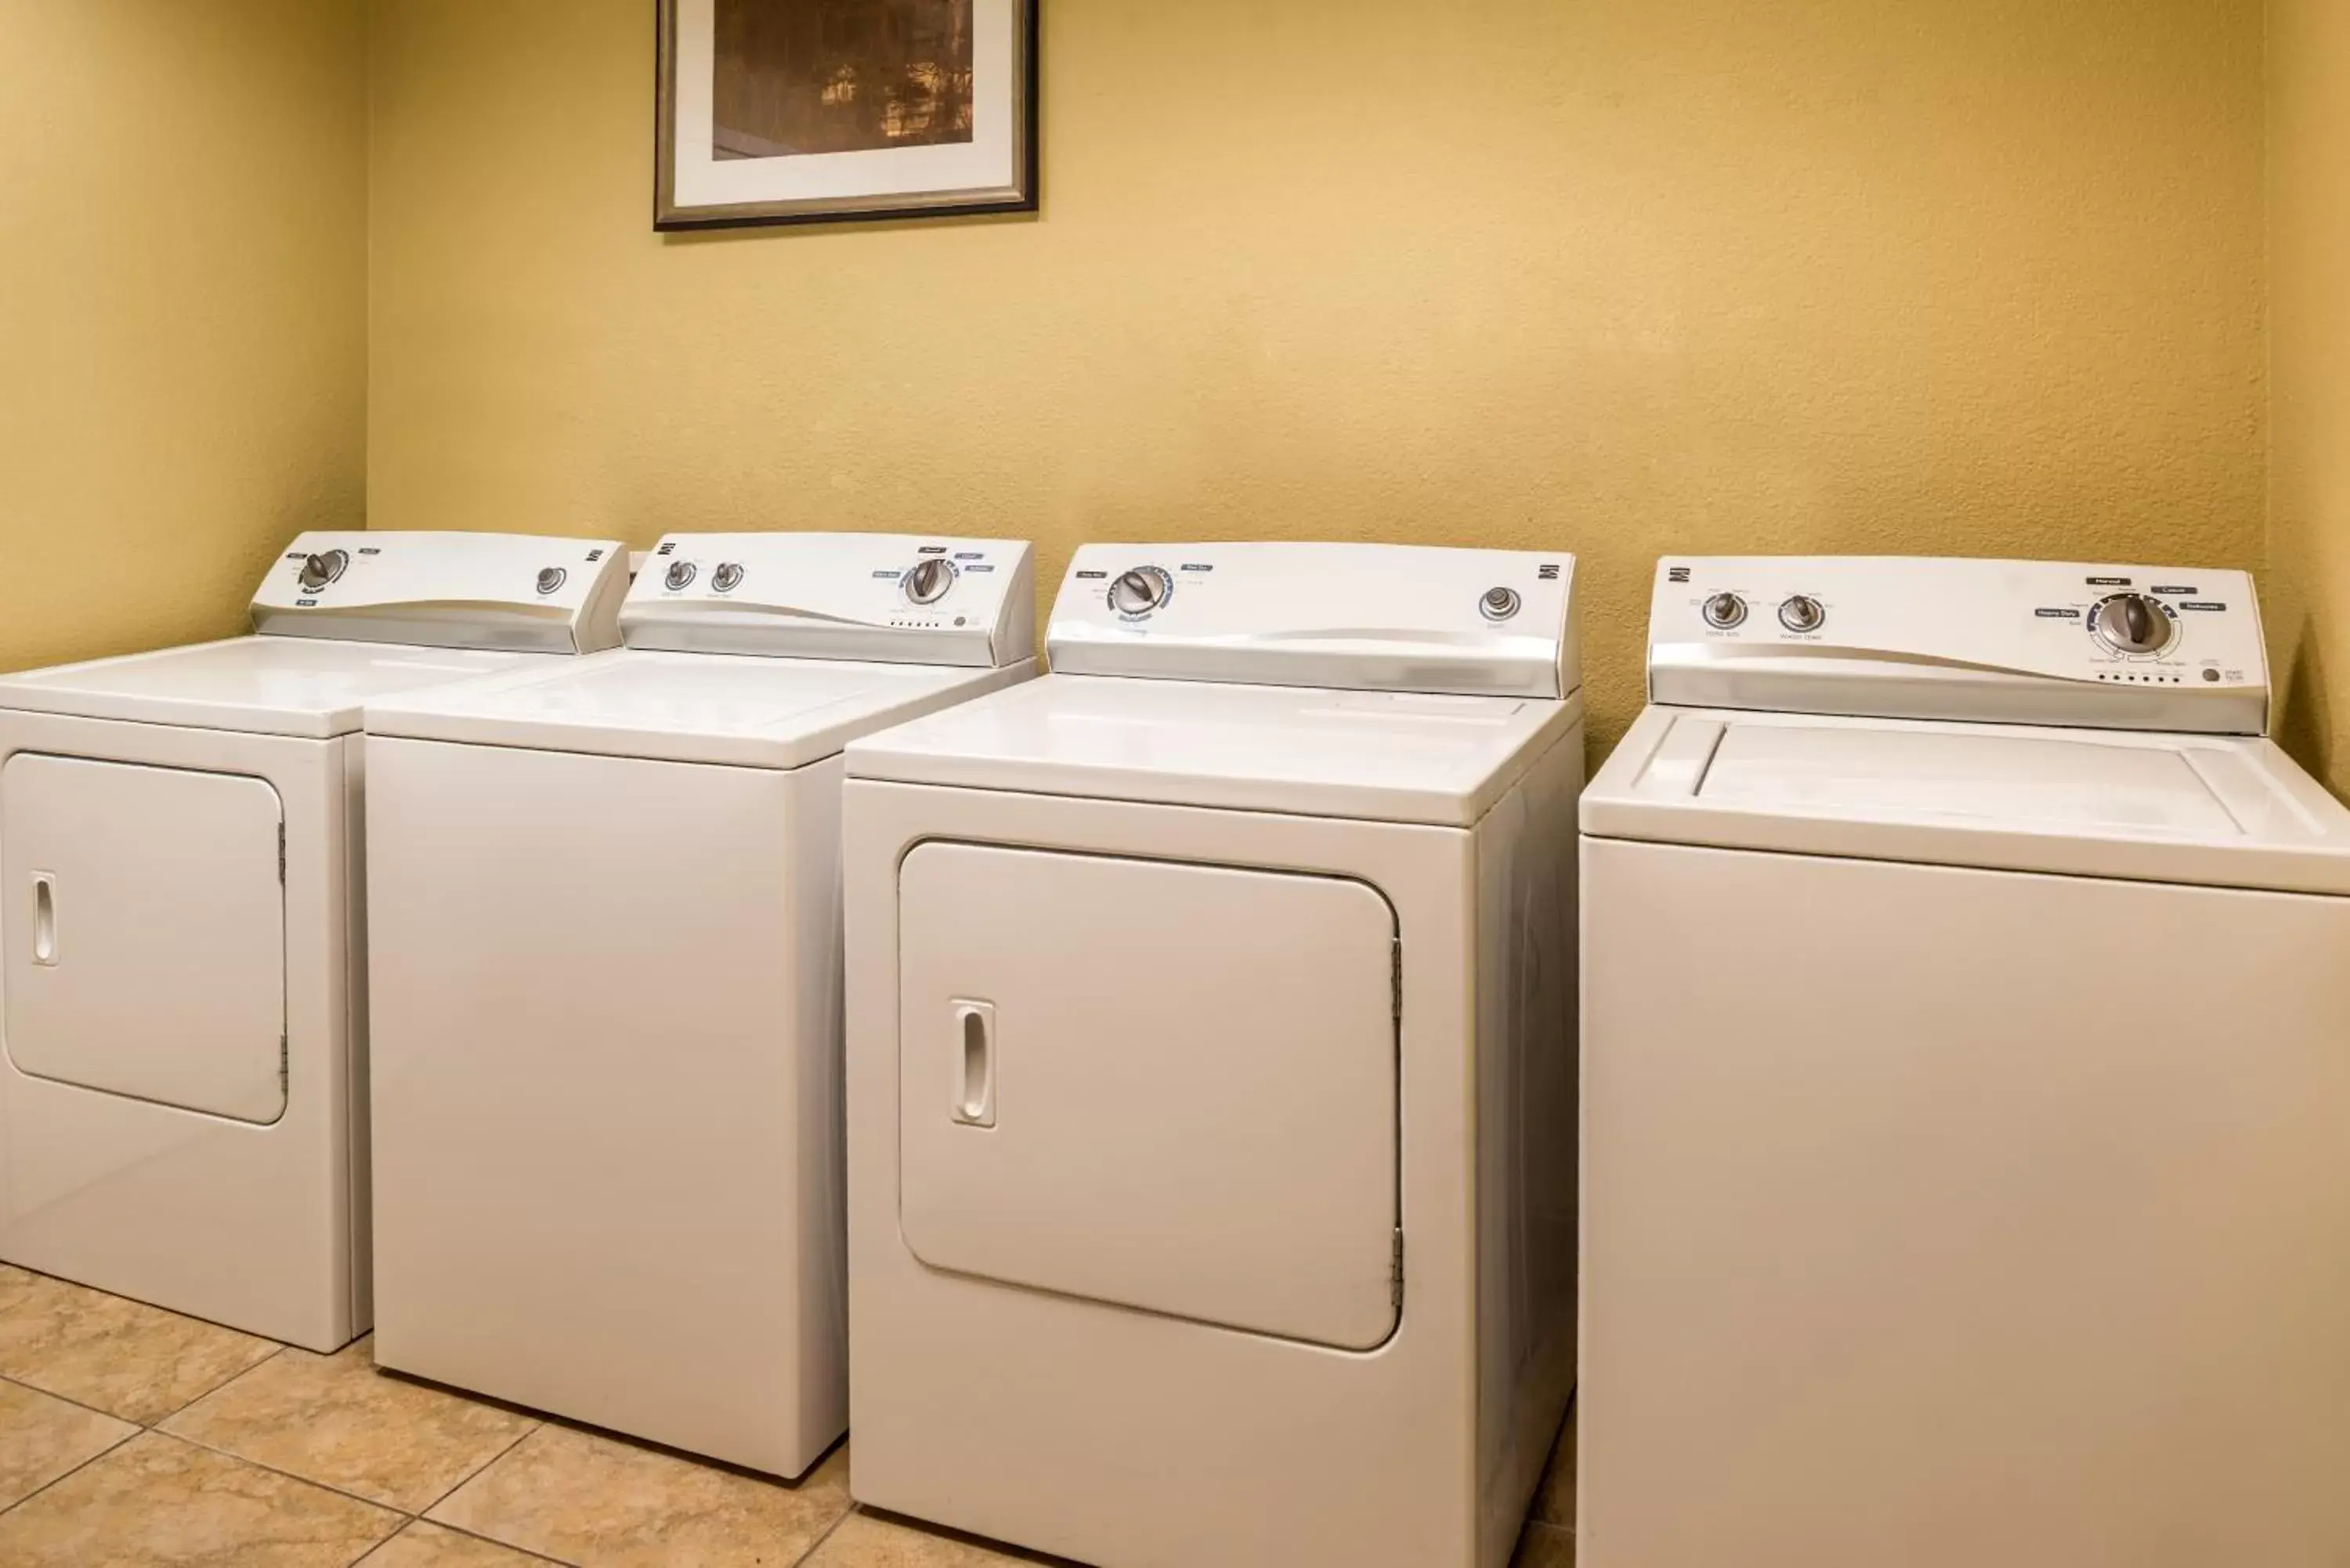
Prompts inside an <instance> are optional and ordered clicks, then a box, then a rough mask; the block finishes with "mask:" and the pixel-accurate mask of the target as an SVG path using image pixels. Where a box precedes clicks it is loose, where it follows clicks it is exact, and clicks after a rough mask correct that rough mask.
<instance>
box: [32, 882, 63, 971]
mask: <svg viewBox="0 0 2350 1568" xmlns="http://www.w3.org/2000/svg"><path fill="white" fill-rule="evenodd" d="M33 961H34V962H35V963H36V964H40V965H43V966H44V967H47V968H54V967H56V964H57V875H56V874H55V873H54V872H49V871H36V872H34V873H33Z"/></svg>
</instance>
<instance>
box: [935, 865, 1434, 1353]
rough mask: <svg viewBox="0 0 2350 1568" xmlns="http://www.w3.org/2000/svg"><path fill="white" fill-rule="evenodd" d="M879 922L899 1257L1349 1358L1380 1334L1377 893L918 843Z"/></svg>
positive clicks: (1382, 1044) (1357, 885) (1386, 1132)
mask: <svg viewBox="0 0 2350 1568" xmlns="http://www.w3.org/2000/svg"><path fill="white" fill-rule="evenodd" d="M899 919H900V922H901V923H900V929H899V935H900V942H901V948H900V968H899V1007H900V1012H899V1029H900V1035H899V1075H900V1081H899V1139H900V1141H899V1158H900V1160H901V1168H900V1197H899V1201H900V1215H899V1219H900V1224H901V1227H902V1229H903V1231H904V1234H905V1237H906V1241H907V1244H908V1245H909V1246H910V1248H911V1249H912V1250H913V1251H914V1253H915V1255H916V1256H918V1257H920V1259H921V1260H922V1261H923V1262H926V1263H928V1264H930V1265H931V1266H932V1267H935V1268H941V1269H951V1270H955V1271H958V1272H964V1273H971V1274H977V1275H982V1276H984V1277H987V1278H991V1279H997V1280H1003V1281H1005V1282H1010V1283H1014V1284H1019V1285H1025V1286H1030V1287H1033V1288H1035V1289H1038V1290H1045V1291H1054V1292H1058V1293H1064V1294H1067V1295H1073V1296H1082V1297H1086V1298H1089V1299H1092V1300H1097V1301H1103V1302H1112V1303H1118V1304H1119V1305H1122V1306H1128V1307H1134V1308H1139V1309H1141V1310H1143V1311H1147V1312H1155V1313H1164V1314H1170V1315H1171V1316H1177V1317H1183V1318H1190V1319H1194V1320H1197V1321H1199V1322H1202V1323H1211V1324H1223V1325H1227V1326H1230V1327H1232V1328H1238V1329H1247V1330H1253V1331H1255V1332H1258V1333H1263V1334H1278V1335H1281V1336H1284V1337H1285V1338H1291V1339H1298V1340H1305V1341H1310V1342H1313V1343H1315V1344H1319V1345H1333V1346H1336V1347H1340V1348H1344V1349H1353V1350H1362V1349H1368V1348H1371V1347H1373V1346H1375V1345H1379V1344H1380V1343H1382V1342H1383V1341H1384V1340H1386V1339H1387V1338H1388V1335H1389V1334H1392V1333H1393V1332H1394V1329H1395V1324H1396V1321H1397V1314H1398V1310H1399V1308H1398V1302H1399V1291H1398V1289H1397V1274H1396V1272H1395V1271H1396V1262H1397V1259H1396V1241H1397V1234H1398V1233H1397V1230H1396V1226H1397V1191H1398V1178H1399V1170H1398V1128H1397V1116H1398V1105H1397V1074H1398V1065H1397V1051H1396V1022H1395V1020H1396V1005H1395V999H1396V994H1397V993H1396V990H1395V987H1396V983H1397V981H1396V978H1395V976H1396V966H1397V947H1396V940H1397V933H1396V919H1395V911H1394V909H1392V908H1391V907H1390V906H1389V905H1388V901H1387V900H1386V898H1383V897H1382V896H1381V895H1380V894H1379V893H1378V891H1377V890H1375V889H1374V888H1371V887H1369V886H1368V885H1367V884H1365V883H1362V882H1357V881H1352V880H1348V879H1347V878H1343V877H1321V876H1305V875H1295V874H1289V873H1280V872H1268V871H1258V870H1248V869H1242V868H1238V867H1220V866H1190V865H1176V864H1171V863H1166V862H1158V861H1144V860H1126V859H1118V858H1114V857H1100V856H1085V855H1068V854H1054V853H1046V852H1043V851H1036V850H1024V849H1007V848H1000V847H993V846H978V845H969V844H950V843H930V844H924V845H922V846H919V847H917V848H916V849H915V850H914V851H913V852H912V853H911V854H910V855H909V856H907V857H906V859H905V861H904V863H903V865H902V866H901V867H900V868H899Z"/></svg>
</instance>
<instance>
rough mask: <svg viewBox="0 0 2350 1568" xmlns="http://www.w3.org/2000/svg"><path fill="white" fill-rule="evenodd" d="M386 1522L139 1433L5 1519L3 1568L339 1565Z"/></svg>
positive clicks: (0, 1540) (279, 1479)
mask: <svg viewBox="0 0 2350 1568" xmlns="http://www.w3.org/2000/svg"><path fill="white" fill-rule="evenodd" d="M399 1527H400V1516H399V1515H398V1514H396V1513H390V1512H387V1511H384V1510H382V1509H380V1508H374V1507H370V1506H369V1504H367V1503H364V1502H360V1501H357V1500H355V1499H352V1498H348V1497H341V1496H338V1495H337V1494H336V1493H334V1492H331V1491H328V1490H325V1489H323V1488H321V1487H315V1486H311V1485H309V1484H307V1482H303V1481H298V1480H294V1479H292V1478H291V1477H289V1476H281V1475H277V1474H276V1473H274V1472H273V1471H269V1470H265V1469H261V1468H260V1467H259V1466H257V1465H248V1464H245V1463H244V1462H243V1461H242V1460H238V1459H230V1458H228V1457H227V1456H226V1455H224V1454H215V1453H213V1452H212V1451H211V1450H210V1449H200V1448H197V1447H195V1446H194V1445H193V1444H192V1443H183V1442H181V1441H180V1440H179V1439H178V1438H167V1437H163V1436H161V1435H160V1434H158V1433H154V1432H142V1433H140V1435H139V1436H138V1437H135V1438H131V1439H130V1441H129V1442H127V1443H125V1444H123V1445H122V1446H121V1447H120V1448H119V1449H115V1450H114V1451H113V1452H112V1453H109V1454H108V1455H107V1456H106V1457H105V1458H103V1459H96V1460H93V1461H91V1462H90V1463H89V1464H87V1465H84V1466H83V1467H82V1468H81V1469H78V1470H76V1471H75V1472H74V1473H73V1474H71V1475H69V1476H68V1477H66V1479H65V1480H61V1481H59V1482H57V1484H56V1485H55V1486H52V1487H50V1488H49V1489H48V1490H47V1491H44V1492H42V1493H41V1494H40V1495H38V1496H37V1497H35V1498H32V1499H30V1500H28V1501H25V1502H23V1503H20V1504H18V1505H17V1506H16V1507H15V1508H13V1509H11V1510H9V1511H7V1512H6V1513H0V1563H7V1564H8V1565H9V1568H92V1565H93V1564H97V1563H140V1564H151V1565H152V1568H344V1565H345V1564H347V1563H352V1562H355V1561H357V1560H358V1559H359V1557H360V1556H361V1555H363V1554H364V1553H365V1552H367V1551H368V1549H369V1547H371V1546H373V1545H374V1544H375V1543H376V1542H379V1541H381V1540H382V1539H383V1538H384V1537H385V1536H387V1535H390V1533H391V1532H393V1531H394V1530H397V1529H398V1528H399Z"/></svg>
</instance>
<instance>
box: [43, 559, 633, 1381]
mask: <svg viewBox="0 0 2350 1568" xmlns="http://www.w3.org/2000/svg"><path fill="white" fill-rule="evenodd" d="M627 580H628V563H627V559H626V553H625V552H624V551H623V550H622V549H621V548H620V547H619V545H615V544H612V543H610V542H604V543H597V542H594V541H589V540H579V539H549V538H532V537H521V536H515V535H467V534H396V533H376V534H368V533H350V534H306V535H302V536H301V537H299V538H297V539H296V541H295V542H294V544H293V546H292V547H291V548H290V549H289V550H288V551H287V552H286V555H285V556H284V557H283V558H282V559H281V560H278V561H277V562H276V563H274V564H273V565H272V566H271V567H270V569H269V571H268V574H267V576H265V577H264V579H263V580H262V583H261V586H260V587H259V589H258V590H257V591H256V593H255V597H254V601H253V619H254V625H255V628H256V631H257V635H255V636H250V637H243V638H236V639H230V640H228V641H224V642H212V643H204V644H200V645H197V646H194V647H190V648H181V649H168V650H165V651H163V652H160V653H148V654H137V655H133V656H131V657H129V658H123V659H100V660H98V661H96V662H92V663H87V664H72V665H65V666H61V667H59V668H57V669H53V670H36V671H33V672H31V673H28V674H23V675H16V676H12V677H9V678H7V679H5V680H0V946H5V964H0V998H5V1028H6V1051H5V1059H0V1258H5V1259H6V1260H7V1261H8V1262H15V1263H21V1264H24V1265H25V1266H26V1267H28V1268H34V1269H40V1270H45V1271H47V1272H50V1273H55V1274H61V1275H64V1276H65V1277H67V1278H68V1279H74V1280H79V1281H81V1282H84V1283H87V1284H91V1285H96V1286H99V1288H101V1289H104V1290H109V1291H114V1292H117V1293H120V1294H123V1295H127V1296H135V1297H137V1298H139V1299H140V1300H142V1301H148V1302H153V1303H157V1304H159V1305H161V1306H166V1307H170V1308H172V1309H173V1310H175V1311H178V1312H183V1313H190V1314H194V1315H195V1316H198V1317H204V1318H210V1319H212V1320H213V1321H214V1322H217V1323H224V1324H229V1325H231V1326H233V1327H235V1328H240V1329H244V1330H247V1331H249V1332H251V1333H254V1334H265V1335H267V1336H269V1337H270V1338H273V1339H281V1340H287V1341H290V1342H292V1343H294V1344H296V1345H307V1346H308V1347H309V1348H311V1349H314V1350H332V1349H334V1348H335V1347H337V1346H338V1345H343V1344H345V1343H347V1342H348V1341H349V1340H350V1339H351V1338H352V1337H354V1336H355V1335H357V1334H360V1333H362V1332H364V1331H365V1330H366V1328H367V1326H368V1315H369V1287H368V1273H367V1269H368V1255H369V1250H368V1185H367V1179H368V1165H367V1106H366V1078H365V1072H364V1064H365V1060H366V1050H365V1043H366V1026H365V1017H364V1011H363V1000H364V992H363V980H362V974H361V967H362V960H363V953H364V942H363V939H362V930H363V928H362V924H361V919H360V909H359V899H360V896H361V886H362V881H363V877H362V874H361V870H362V868H361V865H360V860H359V848H360V836H359V810H360V791H361V780H362V769H361V766H360V758H359V745H358V744H357V742H356V739H355V732H356V731H357V730H358V728H359V711H360V707H361V704H362V703H364V702H365V701H367V700H368V699H369V698H370V697H375V696H380V695H382V694H384V693H387V692H391V691H411V690H415V689H418V688H421V687H427V686H432V685H436V684H439V683H442V682H444V681H450V680H464V679H471V678H473V677H478V676H481V675H484V674H486V673H490V672H493V671H496V670H505V669H509V668H512V667H513V666H515V665H517V664H525V663H527V664H532V665H538V664H558V663H566V662H568V660H566V659H558V658H556V657H553V656H555V655H560V654H572V653H579V652H585V651H589V650H593V649H598V648H602V647H608V646H610V645H611V644H612V643H613V642H614V641H616V640H617V636H618V633H617V628H616V626H615V614H616V612H617V610H618V609H619V600H620V596H621V593H622V591H623V589H624V588H625V587H626V584H627Z"/></svg>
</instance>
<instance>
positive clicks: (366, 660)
mask: <svg viewBox="0 0 2350 1568" xmlns="http://www.w3.org/2000/svg"><path fill="white" fill-rule="evenodd" d="M568 662H569V661H568V660H566V659H554V658H552V657H550V656H548V655H545V654H532V653H491V652H485V651H483V650H480V649H422V648H397V647H390V646H387V645H385V644H382V643H369V642H325V641H320V640H317V639H312V638H307V637H239V638H232V639H229V640H228V641H226V642H204V643H198V644H196V645H195V646H193V647H192V648H172V649H163V650H162V651H161V652H160V653H134V654H130V655H128V656H127V657H124V658H120V659H95V660H92V661H91V662H89V663H87V664H60V665H57V666H56V667H54V668H52V669H48V670H30V671H27V672H26V673H25V674H22V675H10V676H5V677H0V710H7V709H16V710H18V711H26V712H36V713H62V714H68V715H71V716H74V717H78V718H85V719H117V720H125V721H128V722H132V723H140V724H176V725H179V726H181V727H182V728H186V729H197V730H234V731H239V732H244V733H247V734H255V735H296V736H302V737H306V738H307V739H310V740H326V739H328V738H329V737H332V736H335V735H346V734H349V733H350V732H353V731H355V730H357V729H358V728H359V714H360V711H361V709H362V708H363V706H364V705H365V704H366V703H367V702H368V701H369V700H370V699H372V698H377V697H382V696H388V695H390V693H393V692H396V691H414V690H417V689H418V688H421V687H427V686H437V685H442V684H445V683H447V682H451V681H459V680H473V679H476V678H478V677H480V676H484V675H492V674H496V673H498V672H500V671H502V670H512V669H514V668H515V667H516V666H517V665H527V666H530V667H532V668H534V669H536V668H538V667H540V666H542V665H546V664H557V663H563V664H567V663H568Z"/></svg>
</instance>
